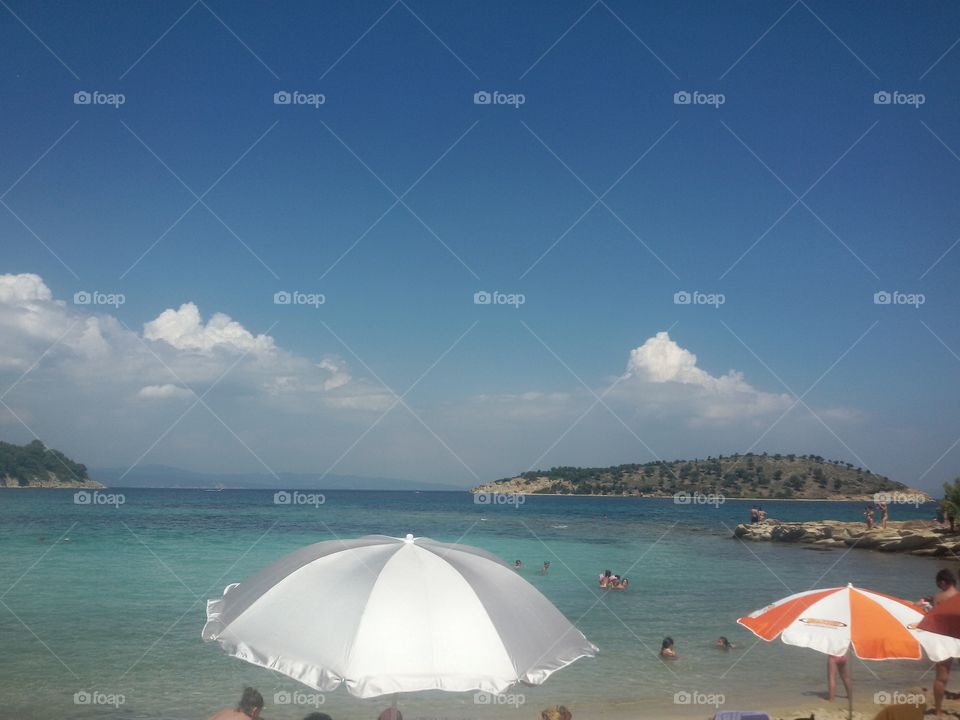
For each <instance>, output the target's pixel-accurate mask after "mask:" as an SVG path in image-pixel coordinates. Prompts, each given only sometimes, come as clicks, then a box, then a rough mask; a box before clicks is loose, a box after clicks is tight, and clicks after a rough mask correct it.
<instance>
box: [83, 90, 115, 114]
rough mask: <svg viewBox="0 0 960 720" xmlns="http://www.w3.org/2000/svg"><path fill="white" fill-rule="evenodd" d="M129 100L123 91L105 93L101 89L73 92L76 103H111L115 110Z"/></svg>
mask: <svg viewBox="0 0 960 720" xmlns="http://www.w3.org/2000/svg"><path fill="white" fill-rule="evenodd" d="M126 101H127V96H126V95H124V94H123V93H105V92H100V91H99V90H78V91H77V92H75V93H74V94H73V104H74V105H109V106H111V107H112V108H113V109H114V110H116V109H118V108H119V107H120V106H121V105H123V104H124V103H125V102H126Z"/></svg>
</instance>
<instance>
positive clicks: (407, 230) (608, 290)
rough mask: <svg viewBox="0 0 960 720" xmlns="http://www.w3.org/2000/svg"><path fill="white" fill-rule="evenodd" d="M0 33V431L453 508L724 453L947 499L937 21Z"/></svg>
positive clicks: (411, 19)
mask: <svg viewBox="0 0 960 720" xmlns="http://www.w3.org/2000/svg"><path fill="white" fill-rule="evenodd" d="M0 17H2V18H3V20H2V22H0V44H2V46H3V47H4V51H5V52H4V60H5V62H4V64H3V73H2V75H0V83H2V84H0V98H2V101H0V102H2V113H0V153H2V157H3V163H2V166H0V197H2V200H3V203H4V204H3V205H2V206H0V273H6V275H4V278H5V279H4V283H6V290H4V289H3V285H2V284H0V323H2V324H3V327H4V333H5V335H6V337H7V338H8V342H7V343H5V344H6V345H7V347H6V348H5V352H3V353H0V354H2V357H0V360H2V362H0V381H2V385H3V387H4V388H11V389H10V390H8V391H7V393H6V394H5V395H3V403H4V405H0V432H2V434H3V436H4V437H7V438H10V439H13V440H17V441H24V440H28V439H30V438H31V437H32V436H33V435H34V434H36V435H39V436H40V437H42V438H43V439H44V440H45V441H47V442H48V443H49V444H51V445H55V446H57V447H61V448H63V449H64V450H66V451H68V452H70V453H71V454H73V455H75V456H76V457H78V458H79V459H80V460H82V461H86V462H87V463H88V464H90V465H94V466H107V465H109V466H120V467H129V466H131V465H134V464H136V463H139V462H162V463H168V464H174V465H181V466H184V467H189V468H193V469H198V470H209V471H215V470H230V471H237V470H246V469H249V470H256V471H261V470H263V469H264V468H267V469H269V470H273V471H277V472H281V471H286V470H296V471H303V472H316V473H318V475H322V474H323V473H325V472H339V473H346V472H352V473H355V474H369V475H379V476H398V477H410V478H414V477H416V478H422V479H427V480H435V481H444V482H455V483H461V484H468V483H472V482H474V481H475V480H476V479H484V480H485V479H490V478H494V477H500V476H504V475H509V474H512V473H514V472H519V471H522V470H526V469H528V468H530V467H534V466H538V467H547V466H550V465H555V464H576V465H587V464H604V465H605V464H612V463H618V462H633V461H646V460H651V459H655V458H658V457H662V458H664V459H670V458H674V457H705V456H707V455H716V454H718V453H724V454H726V453H731V452H736V451H744V450H747V449H749V448H752V449H754V450H755V451H764V450H766V451H770V452H777V451H785V452H792V451H795V452H801V453H802V452H814V453H817V454H821V455H824V456H827V457H832V458H834V457H835V458H839V459H843V460H849V461H851V462H854V463H856V464H862V465H867V466H868V467H870V468H871V469H872V470H874V471H876V472H880V473H884V474H889V475H891V476H893V477H894V478H896V479H898V480H902V481H904V482H907V483H908V484H915V485H916V484H919V485H920V486H922V487H925V488H932V487H936V486H938V484H939V483H941V482H943V481H944V480H946V479H950V478H952V477H954V476H956V475H957V474H960V473H958V470H957V468H958V464H960V449H958V446H955V445H954V443H955V442H956V440H957V438H958V436H960V411H958V409H957V408H958V403H957V402H956V400H957V397H956V394H957V388H958V387H960V384H958V382H957V380H958V375H960V330H958V327H957V323H956V317H957V307H958V298H957V293H956V286H957V282H956V280H957V273H958V267H960V250H957V249H955V248H954V247H953V246H954V243H955V242H956V241H957V240H958V238H960V205H958V204H957V203H956V201H955V198H956V197H957V189H958V182H960V157H958V154H960V113H958V112H957V111H958V94H957V91H956V86H957V83H956V79H957V75H958V71H960V49H958V48H957V40H958V37H957V36H958V33H960V30H958V27H960V9H958V8H957V7H956V5H954V4H950V3H946V2H942V3H927V4H924V5H923V8H922V11H919V10H917V9H916V8H914V7H912V6H909V5H908V4H906V3H883V4H877V3H849V4H844V5H843V6H842V7H838V6H835V5H834V4H832V3H822V2H814V1H807V2H804V1H798V2H795V3H790V2H757V3H751V2H742V3H671V4H665V3H658V4H653V3H642V4H636V3H617V2H612V1H611V2H608V1H606V0H604V1H601V2H596V3H593V4H591V3H590V2H582V3H581V2H576V3H575V2H561V3H522V4H515V3H475V4H469V3H457V4H452V5H451V4H450V3H442V2H423V1H421V0H417V1H413V0H404V2H396V3H392V4H391V3H390V2H383V3H372V2H370V3H303V4H295V3H289V4H285V5H284V6H283V7H282V9H278V8H276V7H274V6H268V5H263V4H251V3H219V2H212V1H206V0H205V1H204V2H197V3H194V4H192V5H191V4H190V3H189V2H184V3H146V4H140V5H137V6H135V7H134V6H131V5H129V4H124V3H99V4H96V5H90V4H81V3H22V2H9V3H8V4H7V5H6V6H4V8H2V9H0ZM82 91H87V92H93V91H99V92H102V93H107V94H109V93H122V95H123V96H124V102H123V104H122V105H120V106H119V107H112V106H110V105H95V104H89V105H86V104H75V103H74V94H75V93H77V92H82ZM280 91H288V92H293V91H298V92H301V93H306V94H309V93H314V94H318V93H319V94H323V96H324V98H325V102H324V103H323V104H322V105H318V106H317V107H312V106H310V105H277V104H275V103H274V101H273V97H274V93H277V92H280ZM478 91H491V92H492V91H499V92H502V93H505V94H511V93H513V94H516V93H520V94H522V95H523V97H524V102H523V104H522V105H520V106H519V107H514V106H511V105H493V104H491V105H478V104H475V103H474V94H475V93H476V92H478ZM682 92H689V93H695V92H697V93H702V94H703V95H701V96H698V97H704V96H707V95H711V94H712V95H714V96H716V95H717V94H720V95H722V101H723V102H722V104H719V106H712V105H710V104H693V103H692V104H676V103H675V94H676V93H682ZM878 92H889V93H891V94H893V93H901V95H893V98H894V99H893V102H891V103H890V104H877V103H875V97H874V96H875V93H878ZM916 94H921V95H922V104H918V102H919V101H915V102H914V103H913V104H909V97H908V96H910V95H916ZM898 100H899V101H903V102H898ZM717 102H719V101H717ZM7 188H9V190H7ZM198 197H199V198H201V201H200V202H197V198H198ZM398 198H400V201H399V202H398ZM195 203H196V204H195ZM191 206H193V207H192V209H191ZM391 206H392V208H391ZM188 210H189V212H187V211H188ZM184 213H186V214H184ZM181 216H182V217H181ZM25 275H29V276H31V277H29V278H26V279H25V278H24V276H25ZM33 276H35V277H33ZM95 290H97V291H100V292H102V293H114V294H118V293H119V294H122V295H123V296H124V300H125V302H124V303H123V304H121V305H119V306H111V305H78V304H76V303H75V302H74V299H73V298H74V294H75V293H77V292H79V291H88V292H92V291H95ZM495 290H497V291H501V292H503V293H507V294H510V293H514V294H517V293H519V294H522V295H523V297H524V300H525V302H524V303H523V305H522V306H520V307H511V306H503V305H493V304H491V305H476V304H474V294H475V293H476V292H479V291H490V292H492V291H495ZM278 291H290V292H292V291H300V292H303V293H318V294H323V296H324V298H325V303H324V304H323V305H321V306H320V307H311V306H303V305H299V306H298V305H277V304H275V303H274V302H273V296H274V293H276V292H278ZM682 291H686V292H690V293H692V292H694V291H699V292H700V293H703V294H705V295H710V294H712V295H717V294H721V295H722V296H723V299H724V302H723V304H722V305H720V306H719V307H713V306H710V305H697V304H689V305H682V304H676V303H675V299H674V296H675V294H676V293H678V292H682ZM880 291H888V292H893V291H899V292H901V293H905V294H910V295H918V294H919V295H922V300H923V304H922V305H921V306H920V307H915V306H911V305H909V304H907V305H903V304H895V303H891V304H889V305H882V304H881V305H878V304H875V303H874V294H875V293H877V292H880ZM898 297H899V296H898ZM185 303H192V304H193V306H195V308H196V312H194V311H193V310H192V309H191V308H192V306H188V308H187V309H186V310H183V311H181V308H182V306H184V304H185ZM168 310H169V311H170V314H168V315H165V316H162V315H161V314H162V313H164V312H165V311H168ZM215 313H223V314H225V315H226V316H229V318H230V319H231V320H232V321H233V322H234V323H236V325H229V324H228V323H227V322H226V321H223V322H222V323H220V324H217V323H214V325H207V323H208V322H209V321H210V319H211V317H212V316H214V314H215ZM160 317H165V318H166V321H165V322H162V323H158V322H157V319H158V318H160ZM151 323H152V324H151ZM224 328H226V329H224ZM664 331H668V332H669V336H668V337H664V336H659V339H658V335H657V334H658V333H661V332H664ZM258 335H264V336H268V337H265V338H262V339H261V340H260V341H257V340H256V339H255V338H256V336H258ZM638 348H640V349H643V348H645V350H643V351H641V352H638V353H637V354H636V355H635V358H636V362H635V363H630V364H628V362H629V361H630V358H631V351H632V350H634V349H638ZM690 353H693V354H695V355H696V360H695V363H694V361H692V360H691V359H690ZM731 371H732V372H733V373H735V374H734V375H730V374H729V373H730V372H731ZM724 378H726V380H724ZM611 385H613V388H612V389H610V387H611ZM385 386H386V387H385ZM411 386H413V387H412V389H410V388H411ZM145 388H153V389H152V390H150V389H147V390H145ZM408 389H410V392H409V394H407V395H404V393H406V392H407V390H408ZM604 391H607V393H608V394H606V395H603V393H604ZM392 393H396V394H398V395H402V396H403V401H402V402H401V403H399V404H396V405H395V406H393V407H392V409H391V406H392V405H393V404H394V403H395V402H396V395H394V394H392ZM598 397H599V398H600V399H599V400H598ZM798 397H799V398H800V399H801V402H799V403H798V402H797V398H798ZM198 399H199V400H198ZM191 408H192V409H191Z"/></svg>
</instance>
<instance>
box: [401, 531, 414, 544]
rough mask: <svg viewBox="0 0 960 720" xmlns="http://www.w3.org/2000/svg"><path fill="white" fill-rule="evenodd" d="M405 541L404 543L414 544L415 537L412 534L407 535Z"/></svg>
mask: <svg viewBox="0 0 960 720" xmlns="http://www.w3.org/2000/svg"><path fill="white" fill-rule="evenodd" d="M403 541H404V542H405V543H412V542H413V535H412V534H410V533H407V536H406V537H405V538H404V539H403Z"/></svg>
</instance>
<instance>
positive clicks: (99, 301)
mask: <svg viewBox="0 0 960 720" xmlns="http://www.w3.org/2000/svg"><path fill="white" fill-rule="evenodd" d="M126 301H127V296H126V295H124V294H123V293H105V292H100V291H99V290H94V291H93V292H89V291H87V290H79V291H78V292H75V293H74V294H73V304H74V305H110V306H112V307H115V308H117V307H120V306H121V305H123V304H124V303H125V302H126Z"/></svg>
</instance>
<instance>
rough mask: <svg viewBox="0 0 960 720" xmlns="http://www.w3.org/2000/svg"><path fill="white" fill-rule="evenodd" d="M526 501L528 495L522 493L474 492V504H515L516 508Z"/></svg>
mask: <svg viewBox="0 0 960 720" xmlns="http://www.w3.org/2000/svg"><path fill="white" fill-rule="evenodd" d="M526 501H527V497H526V495H521V494H520V493H493V492H478V493H474V494H473V504H474V505H513V507H514V508H519V507H520V506H521V505H523V504H524V503H525V502H526Z"/></svg>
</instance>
